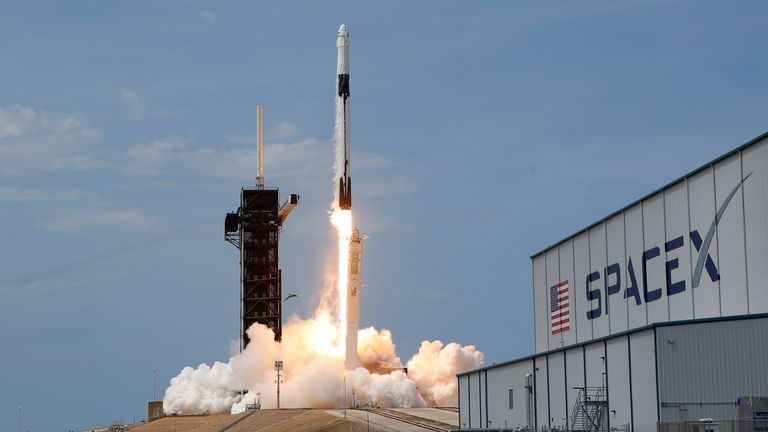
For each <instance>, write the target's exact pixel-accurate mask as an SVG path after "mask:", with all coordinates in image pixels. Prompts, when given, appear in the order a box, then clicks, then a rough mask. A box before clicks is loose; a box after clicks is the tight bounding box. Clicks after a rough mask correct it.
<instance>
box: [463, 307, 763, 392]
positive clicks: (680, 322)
mask: <svg viewBox="0 0 768 432" xmlns="http://www.w3.org/2000/svg"><path fill="white" fill-rule="evenodd" d="M760 318H768V313H760V314H749V315H732V316H725V317H712V318H698V319H688V320H678V321H663V322H657V323H653V324H648V325H644V326H642V327H637V328H633V329H630V330H626V331H623V332H620V333H614V334H611V335H608V336H603V337H600V338H595V339H590V340H588V341H584V342H579V343H575V344H573V345H568V346H564V347H562V348H557V349H553V350H549V351H543V352H540V353H536V354H531V355H528V356H525V357H520V358H516V359H514V360H508V361H505V362H501V363H496V364H491V365H488V366H483V367H481V368H477V369H472V370H469V371H466V372H462V373H458V374H456V376H457V377H461V376H464V375H469V374H471V373H474V372H480V371H483V370H487V369H493V368H497V367H501V366H506V365H510V364H512V363H517V362H521V361H525V360H530V359H533V358H535V357H541V356H545V355H550V354H555V353H558V352H561V351H566V350H569V349H573V348H578V347H581V346H584V345H589V344H591V343H595V342H602V341H605V340H608V339H613V338H617V337H621V336H626V335H629V334H633V333H639V332H641V331H645V330H649V329H655V328H657V327H672V326H679V325H688V324H704V323H712V322H723V321H738V320H749V319H760Z"/></svg>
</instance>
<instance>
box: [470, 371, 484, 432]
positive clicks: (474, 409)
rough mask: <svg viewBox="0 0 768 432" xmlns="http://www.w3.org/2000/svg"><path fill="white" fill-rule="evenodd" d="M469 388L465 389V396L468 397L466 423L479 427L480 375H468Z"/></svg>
mask: <svg viewBox="0 0 768 432" xmlns="http://www.w3.org/2000/svg"><path fill="white" fill-rule="evenodd" d="M468 387H469V388H468V389H467V396H468V397H469V418H468V419H467V420H468V421H467V424H468V425H469V427H473V428H479V427H482V425H481V423H480V403H481V401H480V396H481V395H480V375H479V374H471V375H469V386H468Z"/></svg>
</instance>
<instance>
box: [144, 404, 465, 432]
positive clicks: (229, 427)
mask: <svg viewBox="0 0 768 432" xmlns="http://www.w3.org/2000/svg"><path fill="white" fill-rule="evenodd" d="M398 411H401V412H403V413H405V414H408V415H411V416H415V417H421V418H425V419H429V420H433V421H435V420H436V421H440V422H443V423H446V424H449V425H456V424H458V414H456V413H452V412H450V411H444V410H439V409H433V408H426V409H407V410H405V409H404V410H398ZM130 430H131V431H132V432H134V431H135V432H281V431H292V432H293V431H295V432H369V431H370V432H424V431H425V429H422V428H419V427H417V426H414V425H410V424H408V423H403V422H400V421H397V420H394V419H390V418H386V417H383V416H379V415H376V414H375V413H368V412H365V411H358V410H346V412H345V411H344V410H309V409H284V410H257V411H249V412H246V413H242V414H235V415H230V414H216V415H207V416H172V417H165V418H162V419H160V420H156V421H153V422H151V423H147V424H145V425H141V426H136V427H133V428H131V429H130Z"/></svg>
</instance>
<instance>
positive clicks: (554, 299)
mask: <svg viewBox="0 0 768 432" xmlns="http://www.w3.org/2000/svg"><path fill="white" fill-rule="evenodd" d="M569 311H570V307H569V306H568V281H562V282H560V283H558V284H557V285H552V286H551V287H549V316H550V323H551V324H552V334H553V335H554V334H558V333H562V332H564V331H568V330H570V328H571V325H570V319H569V317H570V313H569Z"/></svg>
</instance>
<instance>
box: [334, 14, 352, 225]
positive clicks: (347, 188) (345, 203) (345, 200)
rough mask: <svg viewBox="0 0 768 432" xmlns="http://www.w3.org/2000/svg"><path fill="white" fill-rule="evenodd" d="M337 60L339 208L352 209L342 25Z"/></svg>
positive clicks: (346, 52) (346, 53)
mask: <svg viewBox="0 0 768 432" xmlns="http://www.w3.org/2000/svg"><path fill="white" fill-rule="evenodd" d="M336 48H338V58H337V63H336V75H337V76H338V80H337V81H336V95H337V97H338V98H340V99H341V103H342V105H343V110H342V120H341V139H342V140H343V143H344V175H343V176H341V177H339V208H340V209H342V210H350V209H352V179H351V178H350V176H349V174H350V173H349V171H350V170H349V168H350V167H349V150H350V149H349V32H348V31H347V26H346V25H344V24H342V25H341V26H340V27H339V33H338V36H337V38H336Z"/></svg>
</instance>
